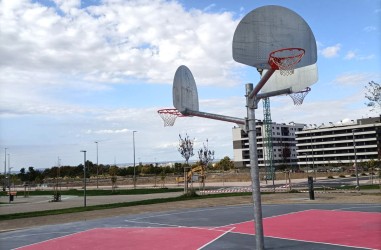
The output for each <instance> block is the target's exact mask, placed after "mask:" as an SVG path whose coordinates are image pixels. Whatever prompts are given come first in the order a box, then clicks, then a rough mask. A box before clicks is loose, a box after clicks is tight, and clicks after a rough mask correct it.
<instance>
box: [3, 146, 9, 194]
mask: <svg viewBox="0 0 381 250" xmlns="http://www.w3.org/2000/svg"><path fill="white" fill-rule="evenodd" d="M7 149H8V148H4V151H5V152H4V186H3V191H5V190H6V189H7Z"/></svg>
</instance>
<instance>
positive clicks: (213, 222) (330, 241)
mask: <svg viewBox="0 0 381 250" xmlns="http://www.w3.org/2000/svg"><path fill="white" fill-rule="evenodd" d="M106 213H107V210H105V214H106ZM263 215H264V216H263V226H264V237H265V241H264V242H265V247H266V249H279V248H282V249H381V239H380V237H379V236H380V235H381V205H379V204H371V205H370V204H345V205H339V204H289V205H264V206H263ZM250 218H253V209H252V205H240V206H225V207H213V208H203V209H192V210H178V211H175V210H172V211H171V210H170V211H167V212H162V213H150V214H142V215H134V216H118V217H111V218H104V219H98V220H90V221H81V222H74V223H67V224H61V225H52V226H43V227H38V228H31V229H23V230H17V231H13V232H6V233H2V234H0V242H1V249H24V250H26V249H137V250H142V249H255V236H254V235H255V226H254V223H253V220H252V219H250Z"/></svg>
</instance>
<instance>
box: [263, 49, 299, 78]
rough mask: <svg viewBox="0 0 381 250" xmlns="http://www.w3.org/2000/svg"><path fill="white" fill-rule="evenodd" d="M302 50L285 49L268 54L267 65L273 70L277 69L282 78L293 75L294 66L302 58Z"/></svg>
mask: <svg viewBox="0 0 381 250" xmlns="http://www.w3.org/2000/svg"><path fill="white" fill-rule="evenodd" d="M304 52H305V51H304V49H300V48H287V49H280V50H276V51H273V52H271V53H270V58H269V64H270V66H271V68H273V69H279V71H280V74H281V75H282V76H289V75H292V74H294V69H295V65H296V64H298V62H300V60H301V59H302V57H303V56H304Z"/></svg>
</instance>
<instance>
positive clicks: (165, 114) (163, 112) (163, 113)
mask: <svg viewBox="0 0 381 250" xmlns="http://www.w3.org/2000/svg"><path fill="white" fill-rule="evenodd" d="M157 113H158V114H159V115H160V117H161V119H163V121H164V127H167V126H173V125H174V124H175V121H176V118H177V117H181V116H184V115H183V114H181V113H180V112H179V111H178V110H177V109H173V108H172V109H159V110H158V111H157Z"/></svg>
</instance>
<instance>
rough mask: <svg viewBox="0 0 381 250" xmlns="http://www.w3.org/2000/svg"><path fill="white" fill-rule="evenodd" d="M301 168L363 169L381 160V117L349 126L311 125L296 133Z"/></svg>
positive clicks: (353, 121)
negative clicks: (354, 167) (370, 162)
mask: <svg viewBox="0 0 381 250" xmlns="http://www.w3.org/2000/svg"><path fill="white" fill-rule="evenodd" d="M296 141H297V143H296V148H297V149H296V152H297V158H298V165H299V167H301V168H306V167H307V168H316V169H317V168H326V167H342V166H353V164H354V162H355V161H356V163H357V165H358V166H362V165H363V164H365V163H366V162H368V161H369V160H375V161H377V160H380V159H381V116H380V117H370V118H365V119H358V120H356V121H355V120H352V121H350V122H347V123H339V124H333V123H332V122H330V123H328V124H321V125H319V126H317V125H316V124H314V125H313V124H310V125H308V126H305V127H304V128H303V130H299V131H297V132H296Z"/></svg>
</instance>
